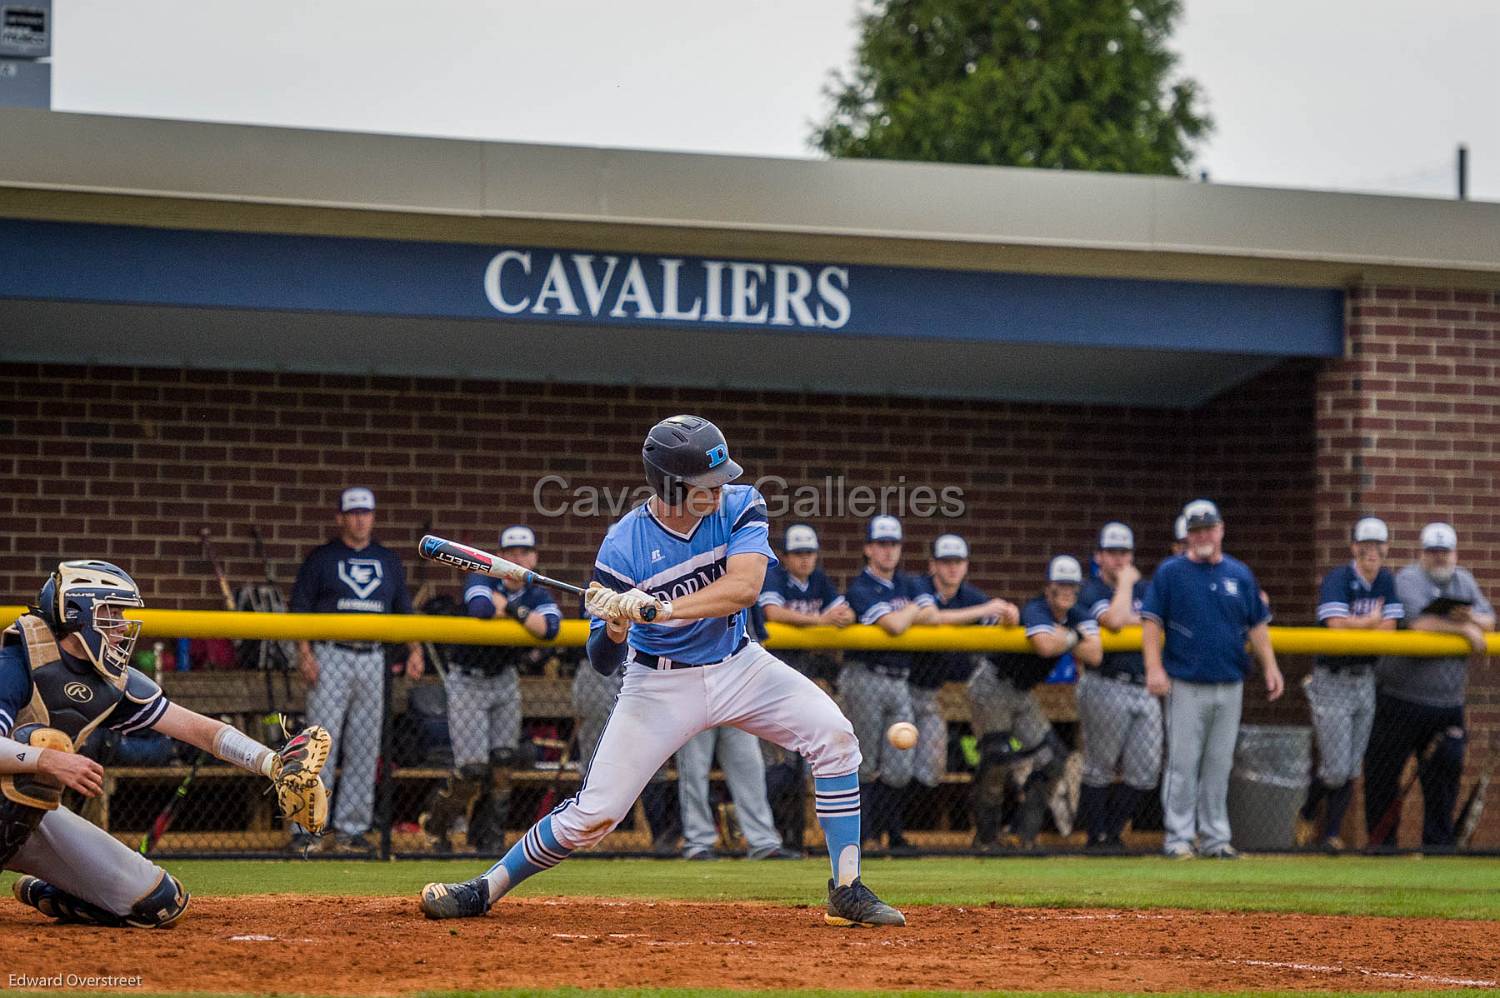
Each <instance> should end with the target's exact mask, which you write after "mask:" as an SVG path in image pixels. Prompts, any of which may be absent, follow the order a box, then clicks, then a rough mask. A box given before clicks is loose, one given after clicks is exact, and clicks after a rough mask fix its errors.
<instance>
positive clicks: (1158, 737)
mask: <svg viewBox="0 0 1500 998" xmlns="http://www.w3.org/2000/svg"><path fill="white" fill-rule="evenodd" d="M1078 720H1079V722H1080V723H1081V724H1082V727H1083V782H1084V783H1085V784H1086V785H1087V786H1091V787H1107V786H1109V785H1110V784H1111V783H1113V782H1114V780H1115V772H1116V770H1118V771H1119V773H1120V776H1121V778H1122V779H1123V780H1124V781H1125V783H1126V785H1127V786H1131V787H1134V788H1135V789H1136V790H1150V789H1151V788H1153V787H1155V786H1156V778H1157V776H1158V775H1160V773H1161V748H1162V718H1161V703H1160V702H1159V701H1158V700H1157V699H1156V697H1154V696H1152V695H1151V694H1150V693H1147V692H1146V688H1145V687H1144V686H1137V685H1135V684H1134V683H1131V682H1127V681H1125V680H1122V679H1112V678H1109V677H1107V676H1101V675H1099V674H1097V673H1095V672H1093V671H1091V670H1085V671H1084V672H1083V674H1082V675H1081V676H1079V677H1078Z"/></svg>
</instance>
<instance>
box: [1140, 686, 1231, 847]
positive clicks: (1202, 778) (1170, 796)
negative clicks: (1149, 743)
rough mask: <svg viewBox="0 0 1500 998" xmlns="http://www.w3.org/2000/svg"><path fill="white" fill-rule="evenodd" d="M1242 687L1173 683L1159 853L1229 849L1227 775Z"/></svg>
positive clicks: (1162, 793) (1168, 716)
mask: <svg viewBox="0 0 1500 998" xmlns="http://www.w3.org/2000/svg"><path fill="white" fill-rule="evenodd" d="M1244 690H1245V684H1244V683H1190V682H1186V681H1185V680H1181V679H1173V680H1172V691H1171V692H1170V693H1169V694H1167V771H1166V776H1165V777H1164V778H1163V779H1162V782H1161V807H1162V812H1163V822H1164V824H1165V826H1166V830H1167V834H1166V839H1165V841H1163V843H1162V848H1163V849H1164V850H1165V851H1166V852H1168V853H1173V852H1177V851H1180V850H1182V849H1189V848H1192V846H1193V840H1194V839H1195V838H1196V839H1197V841H1198V848H1199V850H1200V851H1202V852H1213V851H1215V850H1217V849H1222V848H1223V847H1224V846H1226V845H1228V844H1229V770H1230V769H1231V768H1232V767H1233V765H1234V743H1235V739H1236V738H1237V737H1238V735H1239V730H1240V706H1241V702H1242V700H1243V694H1244Z"/></svg>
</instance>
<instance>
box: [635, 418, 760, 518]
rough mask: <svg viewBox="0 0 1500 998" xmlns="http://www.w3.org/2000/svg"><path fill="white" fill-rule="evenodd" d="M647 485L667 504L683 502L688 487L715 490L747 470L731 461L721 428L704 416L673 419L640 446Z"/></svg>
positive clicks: (667, 421) (651, 433)
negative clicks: (684, 492) (714, 488)
mask: <svg viewBox="0 0 1500 998" xmlns="http://www.w3.org/2000/svg"><path fill="white" fill-rule="evenodd" d="M641 462H642V463H643V464H644V465H645V467H646V483H647V484H648V485H650V486H651V488H652V490H653V491H655V492H656V494H657V495H658V496H660V497H661V498H662V499H663V500H665V501H666V502H669V503H672V504H674V505H675V504H677V503H679V502H681V501H682V496H683V491H684V488H685V487H686V486H689V485H696V486H700V487H703V488H713V487H714V486H716V485H723V484H724V483H726V482H732V481H734V480H735V479H736V478H738V477H740V475H742V474H744V469H743V468H741V467H740V466H739V465H738V464H735V463H734V461H732V460H731V459H730V457H729V445H728V444H727V443H725V441H724V434H722V433H720V432H719V428H718V427H717V426H715V425H714V424H712V423H710V422H709V421H708V420H706V419H704V418H703V417H702V416H687V415H683V416H672V417H669V418H667V419H664V420H662V421H661V422H660V423H657V424H656V425H655V426H653V427H651V432H650V433H648V434H646V442H645V443H644V444H643V445H642V446H641Z"/></svg>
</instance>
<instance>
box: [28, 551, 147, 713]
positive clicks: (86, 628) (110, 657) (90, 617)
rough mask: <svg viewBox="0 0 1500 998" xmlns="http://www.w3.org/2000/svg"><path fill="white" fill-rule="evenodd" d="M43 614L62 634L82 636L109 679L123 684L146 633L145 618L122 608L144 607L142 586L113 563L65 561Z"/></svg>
mask: <svg viewBox="0 0 1500 998" xmlns="http://www.w3.org/2000/svg"><path fill="white" fill-rule="evenodd" d="M36 601H37V606H36V609H37V612H38V613H39V614H40V615H41V617H42V619H43V620H45V621H46V622H47V626H48V627H50V628H52V632H53V633H54V634H56V635H57V636H58V637H63V636H65V635H68V634H76V635H78V637H79V638H80V639H81V640H82V642H83V647H84V651H85V653H86V654H87V655H88V659H89V661H90V662H91V663H93V666H94V668H95V669H97V670H98V671H99V674H100V675H102V676H103V677H104V678H105V679H108V680H109V681H110V682H112V683H117V684H118V683H119V682H120V681H121V679H122V678H123V677H124V675H125V669H126V667H127V666H128V665H129V664H130V653H131V651H133V650H134V648H135V643H136V640H137V639H138V638H139V637H140V636H141V622H140V621H138V620H126V619H125V617H124V616H123V613H122V611H123V610H125V609H128V608H132V607H141V606H144V605H145V602H144V601H143V600H142V599H141V590H140V588H139V587H138V586H137V585H136V584H135V580H134V579H132V578H131V577H130V576H129V575H127V574H126V573H125V571H124V570H123V569H121V568H119V567H118V566H115V565H111V564H110V563H109V562H107V561H64V562H61V563H60V564H59V565H58V566H57V568H56V570H54V571H53V573H52V574H51V575H50V576H48V578H47V581H46V582H44V583H42V589H41V591H40V592H39V593H37V597H36Z"/></svg>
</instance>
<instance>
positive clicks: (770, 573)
mask: <svg viewBox="0 0 1500 998" xmlns="http://www.w3.org/2000/svg"><path fill="white" fill-rule="evenodd" d="M757 602H758V603H759V604H760V605H761V606H784V607H786V608H787V609H788V610H795V611H796V612H797V613H808V614H813V615H817V614H820V613H822V612H823V611H824V610H832V609H833V608H834V607H836V606H839V605H841V604H843V603H844V602H846V601H845V599H844V597H843V596H841V595H839V591H838V590H837V589H835V588H834V587H833V582H832V581H831V580H830V579H829V578H828V576H827V575H825V574H823V570H822V569H821V568H815V569H813V570H812V574H811V575H809V576H808V577H807V581H806V582H798V581H797V580H796V579H794V578H793V577H792V574H791V573H790V572H788V571H787V570H786V567H785V566H784V565H772V566H771V567H770V568H768V569H766V581H765V582H764V583H763V584H762V585H761V587H760V599H759V600H757Z"/></svg>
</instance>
